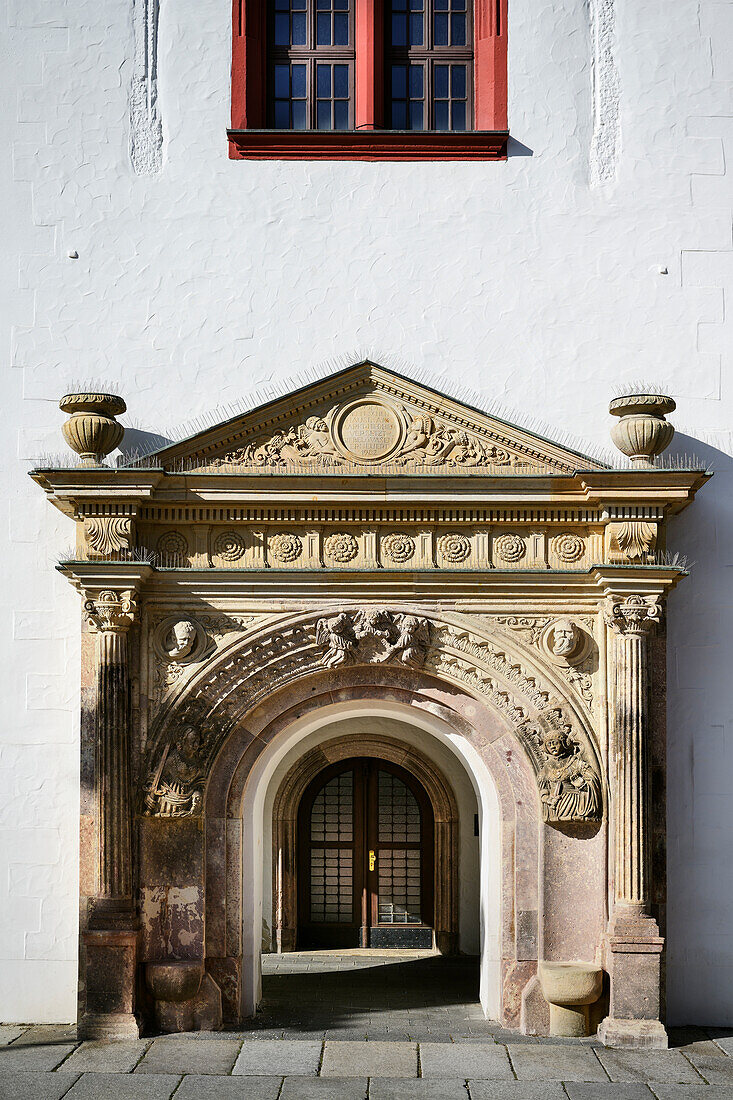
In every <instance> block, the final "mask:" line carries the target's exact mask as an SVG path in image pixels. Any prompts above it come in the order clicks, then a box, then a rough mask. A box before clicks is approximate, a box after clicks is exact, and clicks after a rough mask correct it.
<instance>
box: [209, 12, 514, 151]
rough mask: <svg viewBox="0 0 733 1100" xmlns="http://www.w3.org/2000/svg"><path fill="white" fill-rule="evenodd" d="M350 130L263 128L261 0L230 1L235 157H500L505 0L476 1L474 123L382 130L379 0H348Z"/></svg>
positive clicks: (264, 83) (264, 85)
mask: <svg viewBox="0 0 733 1100" xmlns="http://www.w3.org/2000/svg"><path fill="white" fill-rule="evenodd" d="M354 3H355V11H354V28H355V48H356V68H355V89H354V129H353V130H321V131H317V132H314V131H304V130H271V129H268V128H267V0H233V2H232V125H231V129H229V130H228V131H227V135H228V138H229V156H230V157H231V158H232V159H233V160H505V159H506V145H507V137H508V131H507V0H474V10H473V39H474V40H473V49H474V102H473V117H474V129H473V130H466V131H460V132H458V131H432V130H422V131H417V130H415V131H411V132H410V133H409V134H408V133H404V132H402V131H396V130H385V129H383V128H382V127H383V125H384V121H383V120H384V113H385V103H384V57H385V55H384V8H383V0H354Z"/></svg>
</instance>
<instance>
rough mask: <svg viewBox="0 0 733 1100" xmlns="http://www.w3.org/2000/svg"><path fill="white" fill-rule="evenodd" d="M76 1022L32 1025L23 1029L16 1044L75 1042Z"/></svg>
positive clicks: (34, 1044) (37, 1044)
mask: <svg viewBox="0 0 733 1100" xmlns="http://www.w3.org/2000/svg"><path fill="white" fill-rule="evenodd" d="M76 1041H77V1038H76V1025H75V1024H33V1025H32V1027H26V1028H24V1029H23V1034H22V1035H21V1037H20V1038H19V1039H16V1041H15V1045H16V1046H18V1045H20V1044H22V1045H23V1046H53V1045H54V1044H55V1043H63V1044H66V1043H75V1042H76Z"/></svg>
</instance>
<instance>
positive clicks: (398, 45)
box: [387, 0, 473, 131]
mask: <svg viewBox="0 0 733 1100" xmlns="http://www.w3.org/2000/svg"><path fill="white" fill-rule="evenodd" d="M387 40H388V48H387V79H388V85H389V90H388V95H387V115H388V121H389V126H390V129H392V130H460V131H463V130H470V129H471V128H472V122H473V112H472V110H471V93H472V84H473V81H472V79H471V78H472V71H473V36H472V34H471V4H470V0H392V3H391V4H390V5H388V17H387Z"/></svg>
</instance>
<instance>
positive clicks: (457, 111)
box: [451, 100, 466, 130]
mask: <svg viewBox="0 0 733 1100" xmlns="http://www.w3.org/2000/svg"><path fill="white" fill-rule="evenodd" d="M465 129H466V104H465V103H462V102H461V100H458V101H457V102H455V103H453V104H452V106H451V130H465Z"/></svg>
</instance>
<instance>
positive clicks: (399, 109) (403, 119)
mask: <svg viewBox="0 0 733 1100" xmlns="http://www.w3.org/2000/svg"><path fill="white" fill-rule="evenodd" d="M392 129H393V130H406V129H407V103H406V102H405V100H404V99H393V100H392Z"/></svg>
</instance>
